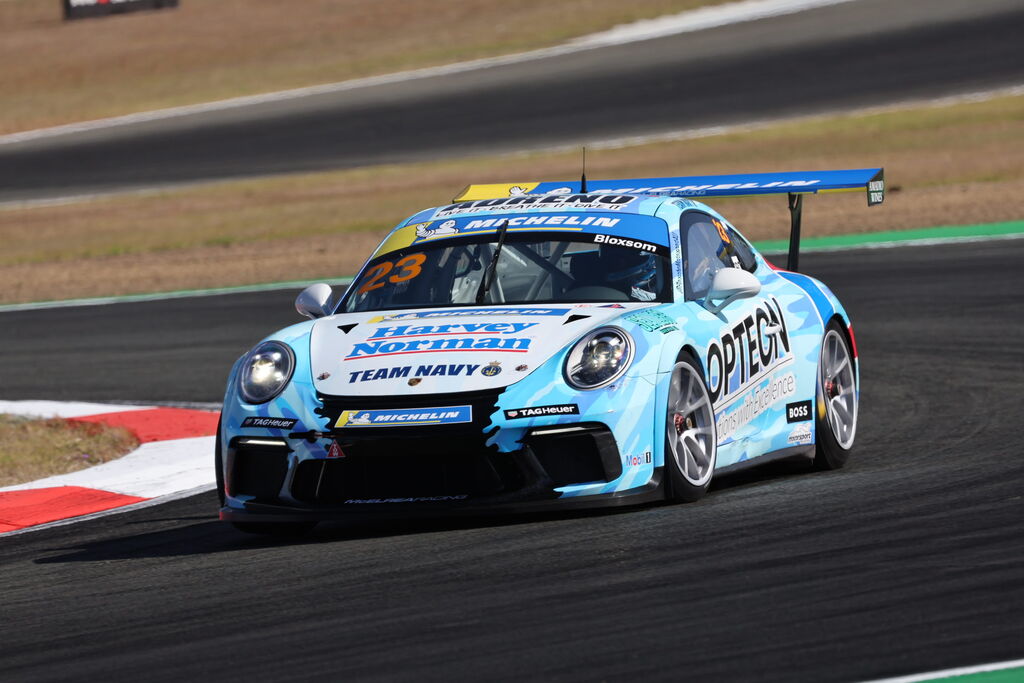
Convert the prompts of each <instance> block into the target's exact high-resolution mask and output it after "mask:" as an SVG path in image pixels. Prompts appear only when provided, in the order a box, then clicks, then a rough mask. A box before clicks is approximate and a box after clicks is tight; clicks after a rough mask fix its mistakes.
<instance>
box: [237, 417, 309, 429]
mask: <svg viewBox="0 0 1024 683" xmlns="http://www.w3.org/2000/svg"><path fill="white" fill-rule="evenodd" d="M296 422H298V420H292V419H289V418H286V417H247V418H245V419H244V420H242V426H243V427H263V428H266V429H291V428H292V427H294V426H295V423H296Z"/></svg>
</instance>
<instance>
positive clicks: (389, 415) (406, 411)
mask: <svg viewBox="0 0 1024 683" xmlns="http://www.w3.org/2000/svg"><path fill="white" fill-rule="evenodd" d="M472 421H473V407H472V406H446V407H443V408H396V409H393V410H344V411H342V413H341V415H340V416H339V417H338V421H337V422H336V423H335V424H334V426H335V427H336V428H343V427H411V426H414V425H440V424H459V423H462V422H472Z"/></svg>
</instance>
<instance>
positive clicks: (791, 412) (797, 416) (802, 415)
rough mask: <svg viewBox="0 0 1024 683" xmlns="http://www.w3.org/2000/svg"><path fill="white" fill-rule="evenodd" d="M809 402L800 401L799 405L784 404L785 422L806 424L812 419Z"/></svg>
mask: <svg viewBox="0 0 1024 683" xmlns="http://www.w3.org/2000/svg"><path fill="white" fill-rule="evenodd" d="M812 415H813V414H812V413H811V402H810V401H800V402H799V403H787V404H786V422H789V423H790V424H792V423H793V422H806V421H807V420H810V419H811V417H812Z"/></svg>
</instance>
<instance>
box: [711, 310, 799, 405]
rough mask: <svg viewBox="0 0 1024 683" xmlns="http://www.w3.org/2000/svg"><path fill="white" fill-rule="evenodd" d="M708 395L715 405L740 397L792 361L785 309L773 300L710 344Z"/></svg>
mask: <svg viewBox="0 0 1024 683" xmlns="http://www.w3.org/2000/svg"><path fill="white" fill-rule="evenodd" d="M707 359H708V393H709V394H710V396H711V401H712V403H715V404H717V403H718V402H719V401H722V400H725V399H728V398H730V397H732V396H734V395H737V394H738V392H740V391H741V390H742V389H743V388H744V387H746V385H747V384H749V383H750V382H752V381H756V380H758V379H759V375H760V374H761V373H767V372H770V371H771V370H773V369H774V368H775V367H776V366H778V365H781V364H782V362H783V361H787V362H788V361H789V360H791V359H792V356H791V355H790V350H789V331H788V329H787V327H786V318H785V316H784V315H783V314H782V306H781V305H780V304H779V301H778V299H776V298H775V297H771V299H770V300H769V301H768V302H761V303H759V304H758V305H757V307H756V308H755V309H754V311H753V312H751V313H750V314H748V315H747V316H746V317H745V318H743V319H742V320H740V321H739V322H737V323H736V324H735V325H734V326H732V327H731V328H728V329H726V330H724V331H723V332H722V336H721V338H720V339H713V340H712V341H711V343H710V344H709V345H708V352H707Z"/></svg>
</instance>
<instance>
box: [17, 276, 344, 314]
mask: <svg viewBox="0 0 1024 683" xmlns="http://www.w3.org/2000/svg"><path fill="white" fill-rule="evenodd" d="M317 282H327V283H328V284H330V285H331V286H334V287H347V286H348V285H349V283H351V282H352V278H351V277H340V278H332V279H330V280H323V279H321V280H291V281H288V282H268V283H265V284H261V285H239V286H237V287H216V288H212V289H182V290H178V291H174V292H149V293H147V294H123V295H120V296H104V297H96V298H93V299H64V300H58V301H35V302H32V303H27V304H5V305H3V306H0V313H4V312H7V311H28V310H33V309H37V308H66V307H69V306H101V305H103V304H122V303H130V302H133V301H162V300H164V299H185V298H189V297H196V296H216V295H218V294H246V293H249V292H271V291H275V290H279V289H304V288H306V287H308V286H310V285H312V284H316V283H317Z"/></svg>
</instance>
